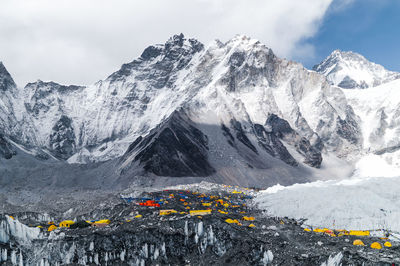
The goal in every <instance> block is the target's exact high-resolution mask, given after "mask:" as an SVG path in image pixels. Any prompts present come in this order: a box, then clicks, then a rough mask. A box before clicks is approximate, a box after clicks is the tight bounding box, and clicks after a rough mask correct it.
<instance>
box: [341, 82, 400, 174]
mask: <svg viewBox="0 0 400 266" xmlns="http://www.w3.org/2000/svg"><path fill="white" fill-rule="evenodd" d="M344 93H345V95H346V98H347V99H348V101H349V103H350V104H351V106H352V107H353V108H354V111H355V113H356V114H357V115H358V116H359V117H360V118H361V123H360V126H361V132H362V134H363V137H362V138H363V149H364V154H365V156H364V157H363V158H362V159H361V160H360V162H359V163H358V164H357V169H358V170H357V172H356V174H357V175H362V176H365V175H367V176H379V175H384V176H388V175H389V176H395V175H398V176H400V140H399V137H398V136H399V134H400V102H399V99H400V80H394V81H391V82H388V83H385V84H382V85H380V86H377V87H375V88H369V89H367V90H362V91H354V90H344ZM371 163H372V164H375V165H376V166H377V170H378V169H379V171H380V173H376V171H374V172H371V168H369V167H368V166H369V165H371ZM378 165H379V167H378ZM368 172H369V173H368Z"/></svg>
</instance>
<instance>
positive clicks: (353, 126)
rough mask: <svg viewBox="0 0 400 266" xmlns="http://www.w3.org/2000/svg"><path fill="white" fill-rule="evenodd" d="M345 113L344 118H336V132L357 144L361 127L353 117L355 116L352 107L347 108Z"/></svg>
mask: <svg viewBox="0 0 400 266" xmlns="http://www.w3.org/2000/svg"><path fill="white" fill-rule="evenodd" d="M347 113H348V115H347V116H346V119H341V118H340V117H338V118H337V133H338V135H339V136H341V137H342V138H344V139H346V140H347V141H349V142H350V143H351V144H355V145H357V144H359V143H360V136H361V129H360V126H359V125H358V123H357V121H355V120H354V119H353V117H355V114H354V111H353V109H352V108H348V110H347Z"/></svg>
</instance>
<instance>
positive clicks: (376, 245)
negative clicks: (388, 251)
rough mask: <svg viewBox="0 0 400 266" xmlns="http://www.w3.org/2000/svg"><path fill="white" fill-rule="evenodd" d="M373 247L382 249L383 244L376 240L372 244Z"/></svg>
mask: <svg viewBox="0 0 400 266" xmlns="http://www.w3.org/2000/svg"><path fill="white" fill-rule="evenodd" d="M371 248H373V249H381V248H382V245H381V244H379V243H378V242H374V243H372V244H371Z"/></svg>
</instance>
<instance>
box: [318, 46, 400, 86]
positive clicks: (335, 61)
mask: <svg viewBox="0 0 400 266" xmlns="http://www.w3.org/2000/svg"><path fill="white" fill-rule="evenodd" d="M313 70H315V71H317V72H318V73H321V74H323V75H324V76H326V77H327V79H328V81H329V83H330V84H332V85H336V86H339V87H341V88H344V89H365V88H370V87H375V86H378V85H380V84H383V83H386V82H389V81H392V80H395V79H399V78H400V73H397V72H393V71H389V70H386V69H385V68H384V67H383V66H381V65H378V64H375V63H372V62H370V61H368V60H367V59H366V58H365V57H364V56H362V55H360V54H357V53H354V52H344V51H340V50H335V51H333V52H332V53H331V54H330V55H329V56H328V57H327V58H326V59H325V60H323V61H322V62H321V63H320V64H318V65H316V66H314V68H313Z"/></svg>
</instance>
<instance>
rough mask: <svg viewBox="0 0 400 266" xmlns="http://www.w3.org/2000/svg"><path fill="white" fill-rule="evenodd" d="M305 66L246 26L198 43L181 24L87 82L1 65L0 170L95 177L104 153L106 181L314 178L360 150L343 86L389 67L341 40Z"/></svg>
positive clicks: (385, 75) (390, 75) (391, 75)
mask: <svg viewBox="0 0 400 266" xmlns="http://www.w3.org/2000/svg"><path fill="white" fill-rule="evenodd" d="M354 69H357V71H355V70H354ZM314 70H315V71H310V70H307V69H306V68H304V67H303V66H302V65H301V64H299V63H296V62H292V61H287V60H285V59H281V58H279V57H277V56H276V55H275V54H274V53H273V52H272V50H271V49H269V48H268V47H267V46H265V45H264V44H262V43H260V42H259V41H257V40H253V39H250V38H248V37H245V36H236V37H234V38H233V39H231V40H229V41H227V42H226V43H222V42H220V41H214V42H212V43H211V44H210V45H208V46H204V45H203V44H202V43H200V42H199V41H197V40H195V39H187V38H185V37H184V36H183V35H182V34H180V35H175V36H173V37H171V38H170V39H169V40H168V41H167V42H166V43H165V44H158V45H152V46H149V47H148V48H146V49H145V50H144V52H143V53H142V54H141V56H140V57H139V58H137V59H135V60H133V61H132V62H130V63H127V64H124V65H122V67H121V69H119V70H118V71H116V72H115V73H113V74H111V75H110V76H109V77H107V78H106V79H104V80H100V81H98V82H96V83H95V84H93V85H90V86H86V87H85V86H76V85H69V86H65V85H60V84H57V83H55V82H43V81H40V80H38V81H37V82H33V83H29V84H27V85H26V86H25V87H23V88H22V87H18V86H17V85H16V84H15V82H14V81H13V79H12V77H11V75H10V74H9V73H8V71H7V70H6V68H5V67H4V65H3V64H0V91H1V92H2V93H1V95H0V161H2V166H0V173H3V174H7V175H13V173H12V171H11V170H10V166H7V164H12V165H13V166H15V165H18V163H19V162H20V161H21V169H20V170H18V177H16V176H15V178H18V179H24V178H25V179H28V176H29V178H32V176H35V174H33V175H32V173H31V171H30V170H29V165H30V164H26V165H22V164H23V163H22V160H28V161H30V162H31V164H35V167H36V168H35V169H40V168H41V167H44V168H52V167H54V170H52V176H59V179H61V178H62V175H63V173H64V172H65V171H67V170H65V169H68V167H70V168H71V169H74V170H73V171H76V175H80V174H79V173H81V172H80V171H84V172H85V175H84V176H85V178H87V177H90V176H92V175H91V174H90V171H91V170H90V169H93V173H96V174H93V175H96V178H99V177H98V176H99V172H101V171H99V169H101V167H104V166H102V165H104V164H106V165H107V169H108V171H106V172H107V176H105V175H103V176H101V178H103V179H104V180H105V179H109V180H110V179H112V180H114V181H115V182H131V181H132V180H134V179H135V177H136V176H151V177H157V176H158V177H174V178H178V177H193V178H197V179H196V180H198V179H199V178H206V179H207V180H212V181H216V182H227V183H234V184H241V185H252V186H268V185H272V184H276V183H282V184H292V183H297V182H306V181H311V180H313V179H318V178H320V177H321V176H322V175H324V173H325V172H323V171H322V169H325V170H326V169H328V170H329V169H333V168H332V167H333V166H331V164H330V162H329V161H326V159H325V158H332V156H333V157H334V158H336V159H335V160H339V161H343V163H344V164H345V163H349V162H351V161H354V158H358V156H360V154H362V153H363V152H364V150H365V147H364V143H365V141H364V138H365V136H364V135H363V132H362V123H361V120H360V117H359V116H358V114H356V113H355V111H354V109H353V106H352V105H351V104H350V103H349V102H348V99H347V97H346V95H345V93H344V92H343V90H342V88H343V89H357V88H369V87H374V86H377V85H380V84H384V83H387V82H391V81H393V80H396V79H398V78H399V77H400V75H399V74H398V73H395V72H391V71H387V70H385V69H384V68H383V67H382V66H379V65H376V64H373V63H370V62H368V61H367V60H366V59H365V58H364V57H362V56H361V55H358V54H355V53H351V52H341V51H335V52H333V53H332V55H330V56H329V57H328V58H327V59H326V60H324V61H323V62H321V64H319V65H317V66H315V67H314ZM355 73H356V74H357V73H358V74H357V75H356V74H355ZM360 73H361V74H360ZM382 148H385V147H382ZM27 157H28V159H26V158H27ZM22 158H23V159H22ZM60 164H61V165H63V166H62V167H61V168H62V169H63V170H62V171H64V172H62V171H61V170H59V169H60V167H59V165H60ZM82 169H84V170H82ZM39 172H40V170H37V175H39ZM110 175H111V176H112V177H110ZM55 178H56V179H57V177H55ZM33 179H34V178H33ZM57 180H58V179H57ZM114 181H113V182H114ZM77 184H79V182H78V183H77Z"/></svg>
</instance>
